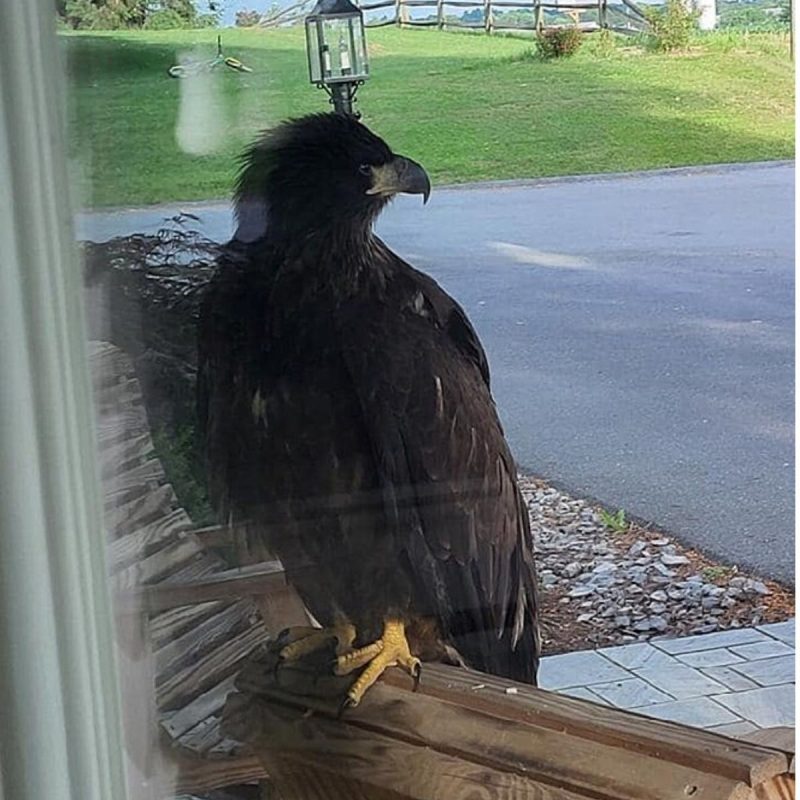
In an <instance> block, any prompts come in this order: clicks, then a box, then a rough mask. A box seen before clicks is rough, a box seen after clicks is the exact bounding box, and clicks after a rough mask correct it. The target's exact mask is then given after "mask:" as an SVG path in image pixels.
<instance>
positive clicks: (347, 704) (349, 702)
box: [336, 695, 358, 719]
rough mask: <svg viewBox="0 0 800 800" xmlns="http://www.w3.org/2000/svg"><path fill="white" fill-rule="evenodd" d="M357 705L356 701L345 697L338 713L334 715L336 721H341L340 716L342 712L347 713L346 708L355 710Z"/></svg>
mask: <svg viewBox="0 0 800 800" xmlns="http://www.w3.org/2000/svg"><path fill="white" fill-rule="evenodd" d="M357 705H358V703H356V701H355V700H353V698H352V697H350V695H347V697H345V698H344V700H342V702H341V705H340V706H339V713H338V714H337V715H336V719H341V718H342V714H344V712H345V711H347V709H348V708H355V707H356V706H357Z"/></svg>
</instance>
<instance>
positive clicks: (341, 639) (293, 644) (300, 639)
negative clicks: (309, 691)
mask: <svg viewBox="0 0 800 800" xmlns="http://www.w3.org/2000/svg"><path fill="white" fill-rule="evenodd" d="M286 636H287V638H289V639H290V641H289V643H288V644H286V645H285V646H284V647H282V648H281V651H280V657H281V660H282V661H297V660H299V659H301V658H303V657H304V656H307V655H309V653H313V652H315V651H316V650H321V649H322V648H323V647H328V646H329V645H330V643H331V642H332V641H333V640H336V655H337V656H340V655H341V654H342V653H346V652H348V651H349V650H351V648H352V647H353V642H354V641H355V638H356V629H355V628H354V627H353V626H352V625H351V624H350V623H349V622H340V623H337V624H336V625H334V626H333V627H331V628H310V627H309V628H302V627H298V628H289V629H288V630H287V631H286Z"/></svg>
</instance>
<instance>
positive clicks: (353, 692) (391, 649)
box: [334, 619, 422, 708]
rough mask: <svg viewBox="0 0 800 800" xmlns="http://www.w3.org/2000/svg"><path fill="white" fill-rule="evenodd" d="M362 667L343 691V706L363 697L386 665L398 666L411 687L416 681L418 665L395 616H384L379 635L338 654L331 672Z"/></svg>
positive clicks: (352, 704) (354, 704) (417, 679)
mask: <svg viewBox="0 0 800 800" xmlns="http://www.w3.org/2000/svg"><path fill="white" fill-rule="evenodd" d="M365 664H366V665H367V666H366V669H365V670H364V671H363V672H362V673H361V675H359V676H358V678H357V679H356V681H355V683H354V684H353V685H352V686H351V687H350V690H349V691H348V692H347V697H346V698H345V701H344V706H343V707H346V708H354V707H355V706H357V705H358V704H359V703H360V702H361V699H362V698H363V697H364V694H365V693H366V691H367V689H369V687H370V686H372V684H373V683H375V681H377V680H378V678H380V676H381V675H382V674H383V672H384V671H385V670H386V669H388V668H389V667H400V668H401V669H403V670H405V671H406V672H407V673H408V674H409V675H411V677H412V678H414V686H415V688H416V684H417V683H418V681H419V676H420V672H421V670H422V664H421V662H420V660H419V659H418V658H416V657H415V656H413V655H411V650H410V649H409V647H408V640H407V639H406V632H405V624H404V623H403V622H401V621H400V620H398V619H388V620H386V622H385V623H384V626H383V636H381V638H380V639H378V640H377V641H375V642H372V644H368V645H367V646H366V647H362V648H359V649H358V650H353V651H351V652H349V653H346V654H344V655H341V656H339V658H338V659H337V660H336V666H335V667H334V672H335V673H336V674H337V675H347V674H349V673H351V672H353V671H354V670H356V669H358V668H359V667H363V666H364V665H365Z"/></svg>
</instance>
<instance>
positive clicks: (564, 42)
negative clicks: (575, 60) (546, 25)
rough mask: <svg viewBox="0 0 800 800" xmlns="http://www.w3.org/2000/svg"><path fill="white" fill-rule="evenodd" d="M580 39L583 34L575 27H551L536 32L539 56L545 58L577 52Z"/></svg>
mask: <svg viewBox="0 0 800 800" xmlns="http://www.w3.org/2000/svg"><path fill="white" fill-rule="evenodd" d="M582 41H583V36H582V35H581V32H580V31H579V30H578V29H577V28H552V29H550V30H543V31H539V32H538V33H537V34H536V45H537V47H538V49H539V56H540V57H541V58H544V59H545V60H550V59H551V58H566V57H567V56H571V55H573V54H575V53H577V52H578V48H579V47H580V46H581V42H582Z"/></svg>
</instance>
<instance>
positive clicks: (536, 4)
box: [533, 0, 544, 33]
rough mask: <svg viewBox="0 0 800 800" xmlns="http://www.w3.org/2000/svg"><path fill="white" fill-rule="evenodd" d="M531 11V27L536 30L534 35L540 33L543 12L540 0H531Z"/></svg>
mask: <svg viewBox="0 0 800 800" xmlns="http://www.w3.org/2000/svg"><path fill="white" fill-rule="evenodd" d="M533 9H534V13H533V27H534V28H535V29H536V33H541V31H542V23H543V11H544V9H543V8H542V0H533Z"/></svg>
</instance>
